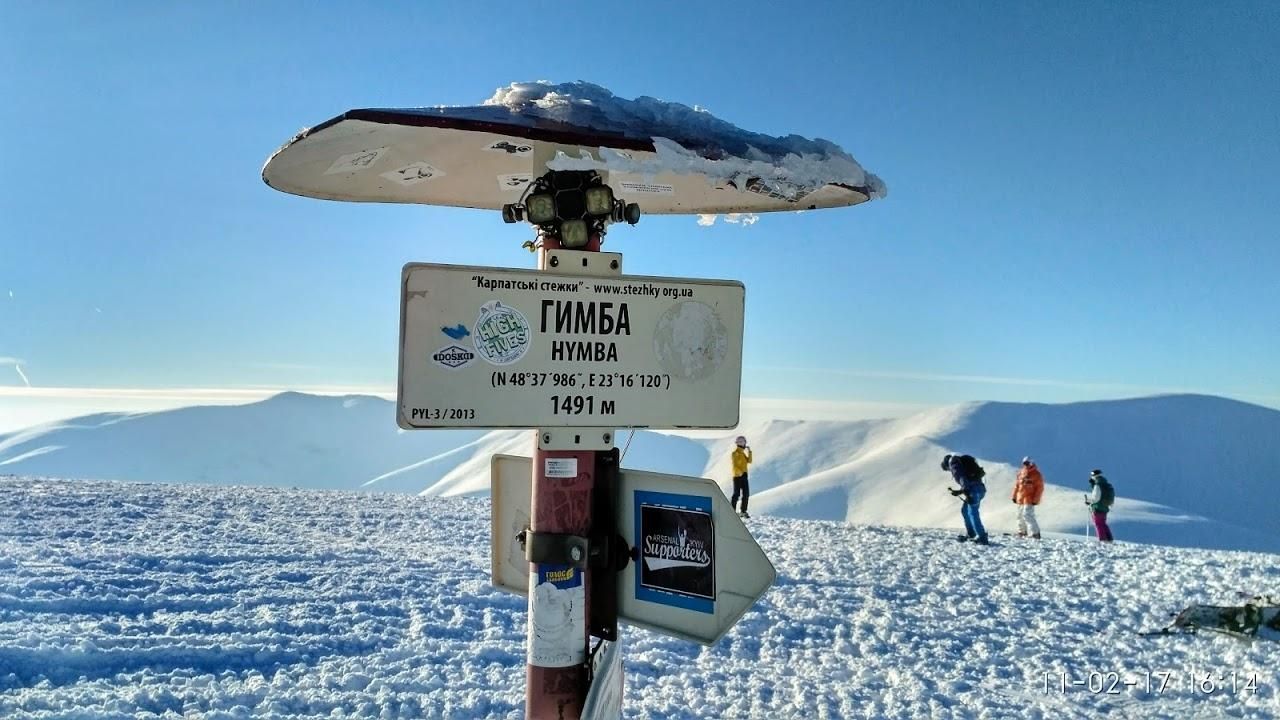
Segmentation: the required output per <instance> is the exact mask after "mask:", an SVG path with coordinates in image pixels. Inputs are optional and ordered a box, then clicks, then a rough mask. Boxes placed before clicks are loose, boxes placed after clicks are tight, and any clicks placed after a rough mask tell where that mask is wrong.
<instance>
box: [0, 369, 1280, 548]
mask: <svg viewBox="0 0 1280 720" xmlns="http://www.w3.org/2000/svg"><path fill="white" fill-rule="evenodd" d="M393 409H394V406H393V404H392V403H391V402H388V401H386V400H381V399H378V398H373V397H363V396H348V397H318V396H310V395H304V394H299V393H285V394H281V395H278V396H275V397H273V398H270V399H268V400H265V401H262V402H258V403H253V404H249V405H243V406H233V407H228V406H222V407H191V408H183V409H180V410H172V411H165V412H158V413H143V414H133V415H128V414H106V415H95V416H87V417H83V418H77V419H75V420H72V421H68V422H63V423H53V424H49V425H43V426H37V427H33V428H28V429H26V430H24V431H20V432H17V433H11V434H8V435H0V473H14V474H30V475H46V476H54V477H74V478H98V479H116V480H134V481H146V482H181V483H202V484H222V485H227V484H235V485H266V486H276V487H310V488H320V489H345V490H364V491H376V492H420V493H422V494H425V495H429V496H460V495H461V496H481V495H486V494H487V493H488V482H489V479H488V477H489V457H490V456H491V455H492V454H494V453H509V454H518V455H528V454H529V453H530V450H531V445H532V438H531V434H530V432H529V431H510V430H503V431H493V432H488V433H486V432H484V431H478V430H442V431H430V432H404V431H401V430H399V429H398V428H396V427H395V424H394V419H393V418H394V412H393ZM737 434H743V435H746V436H747V437H748V438H749V439H750V441H751V444H752V447H753V449H754V450H755V453H756V462H755V464H754V465H753V466H752V468H751V486H752V493H753V495H752V501H751V510H752V513H753V514H755V515H761V514H768V515H778V516H784V517H793V518H800V519H821V520H834V521H850V522H858V523H868V524H879V525H896V526H916V527H956V526H957V525H958V520H959V519H958V512H957V506H956V502H955V501H954V500H953V499H952V498H951V496H950V495H949V494H947V493H946V492H945V489H946V488H947V487H948V482H949V478H948V476H947V474H946V473H943V472H942V471H941V469H940V468H939V461H940V460H941V458H942V456H943V455H944V454H947V453H952V452H966V453H970V454H972V455H974V456H975V457H977V458H978V459H979V461H980V462H981V463H982V464H983V466H984V467H985V468H986V470H987V483H988V496H987V500H986V502H985V503H984V506H983V515H984V519H986V521H987V524H988V525H989V526H991V528H992V529H993V531H997V532H998V531H1000V530H1009V529H1011V528H1012V527H1013V526H1014V522H1015V521H1014V512H1015V506H1013V504H1012V503H1010V502H1009V501H1008V499H1007V498H1008V497H1009V491H1010V488H1011V487H1012V482H1013V478H1014V475H1015V473H1016V469H1017V465H1018V463H1019V461H1020V459H1021V458H1022V456H1024V455H1030V456H1032V457H1033V458H1035V460H1036V461H1037V463H1038V464H1039V466H1040V468H1041V470H1042V471H1043V472H1044V474H1045V479H1046V482H1047V483H1048V487H1047V489H1046V497H1045V500H1044V503H1043V504H1042V505H1041V506H1040V508H1039V509H1038V515H1039V517H1040V520H1041V525H1042V526H1043V528H1044V529H1045V530H1046V531H1047V532H1056V533H1064V534H1083V533H1084V528H1085V525H1086V523H1087V521H1088V516H1087V513H1086V511H1085V508H1084V505H1083V501H1082V498H1081V494H1082V493H1083V492H1085V491H1086V490H1087V489H1088V484H1087V476H1088V472H1089V470H1090V469H1092V468H1095V467H1096V468H1102V469H1103V470H1104V471H1105V472H1106V474H1107V476H1108V477H1109V478H1110V479H1111V480H1112V482H1113V483H1114V484H1115V486H1116V488H1117V492H1118V497H1119V499H1118V501H1117V504H1116V507H1115V509H1114V511H1113V524H1114V525H1115V526H1116V530H1117V533H1118V537H1120V538H1121V539H1126V540H1138V541H1144V542H1155V543H1168V544H1177V545H1187V546H1195V547H1213V548H1232V549H1250V550H1263V551H1267V552H1280V530H1277V528H1280V505H1277V504H1276V503H1273V502H1262V501H1259V499H1261V498H1267V497H1270V493H1271V491H1272V489H1273V488H1274V487H1276V485H1277V484H1278V483H1277V481H1278V480H1280V443H1278V442H1277V439H1280V412H1277V411H1275V410H1271V409H1268V408H1263V407H1259V406H1255V405H1249V404H1246V403H1240V402H1236V401H1233V400H1227V399H1223V398H1217V397H1208V396H1195V395H1174V396H1159V397H1150V398H1136V399H1128V400H1114V401H1099V402H1085V403H1072V404H1064V405H1044V404H1034V403H1032V404H1018V403H997V402H983V403H968V404H963V405H953V406H946V407H939V408H933V409H929V410H925V411H923V412H919V413H916V414H914V415H910V416H907V417H902V418H895V419H888V420H859V421H797V420H768V419H757V420H748V421H746V422H745V423H744V425H743V426H741V427H740V428H738V429H737V430H734V431H731V432H728V433H727V434H725V435H723V436H721V437H711V438H706V437H703V438H690V437H684V436H680V435H677V434H667V433H658V432H651V431H638V432H636V433H635V434H634V436H631V435H629V434H628V433H624V432H620V433H619V435H618V444H619V447H620V448H621V447H624V446H625V447H626V455H625V456H624V459H623V466H624V467H631V468H637V469H644V470H650V471H656V472H664V473H673V474H680V475H691V476H703V477H710V478H713V479H716V480H717V481H718V482H719V483H720V485H721V487H722V488H724V489H725V490H726V491H728V490H729V489H730V481H729V475H730V473H729V459H728V458H729V451H730V448H731V438H732V437H733V436H734V435H737ZM628 438H630V444H629V445H627V442H628Z"/></svg>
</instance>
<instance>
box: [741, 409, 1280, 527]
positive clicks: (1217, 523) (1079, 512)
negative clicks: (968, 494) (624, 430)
mask: <svg viewBox="0 0 1280 720" xmlns="http://www.w3.org/2000/svg"><path fill="white" fill-rule="evenodd" d="M872 425H873V427H871V428H867V427H864V424H857V425H855V426H854V427H851V428H850V429H849V437H854V438H858V439H859V442H858V443H857V447H856V449H855V450H854V451H853V452H851V453H849V454H848V455H847V456H846V457H845V458H844V460H843V461H842V462H835V463H833V462H831V458H830V456H829V453H828V452H827V450H828V447H829V446H830V444H831V442H832V440H831V437H830V436H831V434H832V432H833V430H835V431H837V432H838V428H835V429H833V428H827V427H821V426H819V425H815V426H814V427H812V428H809V429H808V430H807V431H806V430H804V427H803V426H804V424H801V425H800V426H797V427H794V428H789V429H788V431H787V432H780V433H778V438H779V443H780V447H785V448H786V454H787V455H788V457H787V458H786V459H783V458H780V457H779V458H775V457H774V456H773V455H772V454H770V453H769V452H768V449H769V448H770V447H772V441H771V439H770V438H769V437H768V436H767V435H766V436H764V437H761V438H759V439H758V440H754V441H753V444H754V445H755V446H756V447H758V448H762V450H761V451H760V452H761V455H760V457H761V460H760V461H759V462H758V467H753V474H752V477H753V480H754V478H755V476H756V475H759V476H761V477H762V478H763V479H764V480H765V482H764V483H763V487H764V489H763V490H762V491H759V492H758V495H757V496H755V497H754V498H753V499H752V507H753V508H754V510H755V511H756V512H765V513H770V514H778V515H785V516H789V517H798V518H814V519H831V520H849V521H854V522H865V523H876V524H889V525H923V526H936V525H950V526H957V527H958V525H959V518H958V513H957V507H956V503H955V501H953V500H952V499H951V498H950V496H949V495H947V494H945V493H944V492H943V489H944V488H945V487H946V486H947V483H948V479H949V478H948V476H947V474H946V473H944V472H943V471H942V469H941V468H940V467H939V463H940V461H941V459H942V456H943V455H944V454H946V453H952V452H966V453H970V454H972V455H974V456H976V457H977V458H979V460H980V461H981V462H982V464H983V466H984V467H985V468H986V470H987V486H988V496H987V500H986V502H985V503H984V505H983V516H984V518H985V519H986V520H987V524H988V525H990V526H992V528H993V529H1003V530H1009V529H1011V528H1013V527H1015V525H1016V521H1015V519H1014V512H1015V506H1014V505H1013V504H1012V503H1011V502H1010V501H1009V496H1010V492H1011V490H1012V486H1013V478H1014V475H1015V474H1016V472H1017V466H1018V464H1019V462H1020V460H1021V458H1022V456H1024V455H1030V456H1032V457H1033V458H1034V459H1035V460H1036V462H1037V463H1038V464H1039V466H1040V468H1041V470H1042V471H1043V472H1044V474H1045V478H1046V480H1047V482H1048V483H1049V487H1048V489H1047V490H1046V497H1045V500H1044V502H1043V504H1042V505H1041V507H1040V508H1039V511H1038V514H1039V516H1040V519H1041V524H1042V525H1043V526H1044V527H1045V529H1046V530H1050V531H1056V532H1084V528H1085V526H1086V524H1087V522H1088V513H1087V510H1086V508H1085V507H1084V503H1083V497H1082V496H1081V494H1082V493H1084V492H1085V491H1087V490H1088V487H1089V486H1088V474H1089V470H1090V469H1091V468H1095V467H1096V468H1101V469H1103V470H1104V471H1105V472H1106V473H1107V476H1108V477H1109V478H1110V479H1111V480H1112V481H1113V482H1114V483H1115V486H1116V489H1117V493H1118V496H1119V499H1118V501H1117V503H1116V507H1115V508H1114V509H1113V513H1112V515H1113V519H1114V520H1115V524H1117V525H1118V529H1117V532H1118V533H1119V535H1120V536H1121V537H1123V538H1125V539H1132V540H1140V541H1150V542H1164V543H1169V544H1175V545H1190V546H1199V547H1221V548H1247V549H1255V550H1266V551H1270V552H1280V503H1276V502H1275V501H1274V500H1273V498H1274V492H1275V488H1276V487H1277V485H1278V484H1280V483H1278V481H1280V412H1277V411H1274V410H1269V409H1267V408H1261V407H1257V406H1253V405H1248V404H1245V403H1239V402H1235V401H1231V400H1225V399H1222V398H1214V397H1202V396H1165V397H1154V398H1140V399H1134V400H1116V401H1105V402H1089V403H1075V404H1069V405H1040V404H1010V403H975V404H969V405H961V406H953V407H949V408H940V409H936V410H930V411H927V412H923V413H919V414H917V415H913V416H911V417H907V418H902V419H899V420H888V421H881V422H879V423H872ZM809 449H812V452H811V453H810V452H809ZM726 452H727V449H726ZM797 454H799V455H806V454H807V455H809V456H810V457H813V458H823V460H822V461H821V462H811V463H808V464H807V465H806V464H804V463H799V464H798V463H797V461H796V460H795V459H794V458H793V457H790V456H791V455H797ZM797 467H799V468H801V471H802V472H803V470H809V472H808V473H807V474H799V473H791V474H790V478H791V479H790V480H788V481H787V482H785V483H781V484H780V483H777V482H775V478H776V477H778V476H781V475H784V474H787V471H786V468H797ZM722 484H724V485H725V486H727V482H726V483H722ZM753 486H754V482H753Z"/></svg>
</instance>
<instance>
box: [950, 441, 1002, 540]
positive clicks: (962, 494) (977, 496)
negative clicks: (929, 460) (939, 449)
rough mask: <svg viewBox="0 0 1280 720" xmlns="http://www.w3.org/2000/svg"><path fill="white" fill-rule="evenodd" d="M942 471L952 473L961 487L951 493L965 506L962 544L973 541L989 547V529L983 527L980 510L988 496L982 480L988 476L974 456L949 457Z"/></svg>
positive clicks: (961, 513) (952, 489) (962, 513)
mask: <svg viewBox="0 0 1280 720" xmlns="http://www.w3.org/2000/svg"><path fill="white" fill-rule="evenodd" d="M942 469H943V470H947V471H949V472H950V473H951V479H952V480H954V481H955V482H956V484H957V485H959V486H960V487H959V488H958V489H957V488H950V489H949V492H950V493H951V494H952V495H953V496H955V497H958V498H960V499H961V500H962V501H963V502H964V504H963V505H961V506H960V517H961V518H963V519H964V531H965V534H964V535H961V536H960V537H959V538H958V539H959V540H960V542H966V541H969V540H972V541H973V542H975V543H977V544H979V545H989V544H990V541H989V540H988V539H987V529H986V528H985V527H983V526H982V517H981V516H980V515H979V514H978V508H979V506H980V505H982V498H984V497H986V495H987V486H986V484H985V483H983V482H982V478H983V477H984V476H985V475H986V474H987V472H986V471H985V470H983V469H982V466H981V465H979V464H978V461H977V460H974V459H973V456H972V455H947V456H946V457H944V458H942Z"/></svg>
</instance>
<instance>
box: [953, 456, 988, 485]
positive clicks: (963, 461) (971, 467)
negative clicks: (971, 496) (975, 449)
mask: <svg viewBox="0 0 1280 720" xmlns="http://www.w3.org/2000/svg"><path fill="white" fill-rule="evenodd" d="M957 462H958V463H959V464H960V472H961V473H962V474H963V475H964V476H965V478H967V479H968V480H970V481H972V482H981V481H982V478H984V477H986V475H987V471H986V470H983V469H982V466H981V465H979V464H978V461H977V460H974V459H973V456H972V455H961V456H960V457H959V458H957Z"/></svg>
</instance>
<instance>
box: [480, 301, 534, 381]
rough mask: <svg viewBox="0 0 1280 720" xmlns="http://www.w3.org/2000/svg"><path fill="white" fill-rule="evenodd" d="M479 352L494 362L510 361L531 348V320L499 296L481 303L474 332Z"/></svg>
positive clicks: (488, 360) (495, 363)
mask: <svg viewBox="0 0 1280 720" xmlns="http://www.w3.org/2000/svg"><path fill="white" fill-rule="evenodd" d="M474 336H475V345H476V352H477V353H479V354H480V357H482V358H484V359H485V361H486V362H489V363H490V364H493V365H510V364H511V363H513V362H517V361H518V360H520V358H522V357H524V354H525V353H526V352H528V351H529V343H530V341H531V340H532V339H533V333H532V332H531V329H530V327H529V320H528V318H526V317H525V316H524V313H521V312H520V311H519V310H516V309H515V308H513V307H508V306H506V305H503V304H502V302H501V301H499V300H490V301H489V302H487V303H485V304H484V305H481V306H480V317H478V318H476V330H475V333H474Z"/></svg>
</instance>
